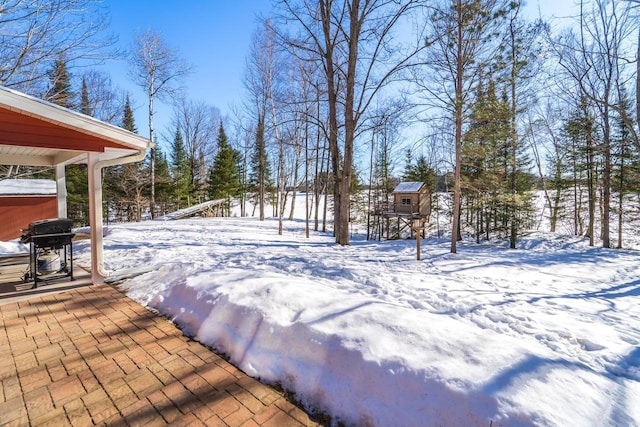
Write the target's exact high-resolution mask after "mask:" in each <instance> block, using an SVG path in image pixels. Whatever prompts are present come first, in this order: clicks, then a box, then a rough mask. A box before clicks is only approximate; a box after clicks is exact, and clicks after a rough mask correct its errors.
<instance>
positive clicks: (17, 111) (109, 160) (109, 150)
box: [0, 86, 153, 283]
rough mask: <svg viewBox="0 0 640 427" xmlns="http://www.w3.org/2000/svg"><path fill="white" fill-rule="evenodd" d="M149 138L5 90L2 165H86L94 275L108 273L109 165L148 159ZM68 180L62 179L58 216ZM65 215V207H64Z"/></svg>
mask: <svg viewBox="0 0 640 427" xmlns="http://www.w3.org/2000/svg"><path fill="white" fill-rule="evenodd" d="M152 146H153V144H152V143H151V142H150V141H149V139H147V138H144V137H141V136H139V135H136V134H134V133H132V132H129V131H126V130H124V129H122V128H119V127H117V126H113V125H111V124H108V123H105V122H102V121H100V120H96V119H94V118H92V117H89V116H86V115H84V114H80V113H78V112H75V111H71V110H69V109H66V108H62V107H60V106H57V105H54V104H51V103H49V102H46V101H43V100H40V99H37V98H34V97H32V96H29V95H25V94H23V93H20V92H17V91H14V90H11V89H7V88H5V87H2V86H0V165H20V166H50V167H55V168H56V177H57V176H58V172H59V171H61V172H60V173H61V174H62V176H64V166H66V165H68V164H73V163H86V164H87V167H88V170H89V172H88V181H89V182H88V184H89V188H88V191H89V223H90V226H91V277H92V280H93V281H94V283H100V282H102V281H103V280H104V277H105V275H106V273H105V271H104V265H103V253H102V252H103V242H102V231H103V230H102V178H101V169H102V168H103V167H107V166H114V165H118V164H124V163H130V162H137V161H140V160H142V159H144V156H145V154H146V151H147V149H148V148H151V147H152ZM61 193H63V194H66V189H65V188H64V178H62V179H61V180H58V184H57V194H58V202H59V204H58V212H59V215H60V206H61V202H60V201H61V200H62V199H63V197H61ZM65 212H66V207H65Z"/></svg>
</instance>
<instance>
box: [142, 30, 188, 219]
mask: <svg viewBox="0 0 640 427" xmlns="http://www.w3.org/2000/svg"><path fill="white" fill-rule="evenodd" d="M190 71H191V66H190V65H189V64H188V63H187V62H186V61H185V60H184V59H183V58H181V57H180V55H179V54H178V52H177V51H175V50H173V49H171V48H170V47H169V46H168V45H167V44H166V43H165V41H164V40H163V38H162V36H161V35H160V34H159V33H156V32H153V31H151V30H148V31H146V32H145V33H143V34H141V35H138V36H137V37H136V38H135V40H134V45H133V49H132V52H131V76H132V78H133V79H134V81H135V82H136V84H138V85H139V86H140V87H142V88H143V89H144V91H145V92H146V94H147V97H148V101H149V139H150V140H151V141H154V136H155V135H154V128H153V114H154V107H153V102H154V100H155V99H156V98H159V99H166V98H168V97H170V96H171V95H174V94H175V93H176V91H177V90H178V87H177V86H176V83H177V82H178V81H179V80H180V79H182V78H183V77H184V76H186V75H187V74H188V73H189V72H190ZM149 156H150V175H151V200H150V211H151V212H150V213H151V218H153V217H154V215H155V212H154V210H155V149H154V148H152V149H151V152H150V153H149Z"/></svg>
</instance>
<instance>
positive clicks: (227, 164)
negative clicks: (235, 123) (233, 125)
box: [207, 123, 242, 213]
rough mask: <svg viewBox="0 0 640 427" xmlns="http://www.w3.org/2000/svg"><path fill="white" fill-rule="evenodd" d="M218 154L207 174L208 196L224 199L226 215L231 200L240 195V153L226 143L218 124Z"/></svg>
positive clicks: (222, 128) (221, 126)
mask: <svg viewBox="0 0 640 427" xmlns="http://www.w3.org/2000/svg"><path fill="white" fill-rule="evenodd" d="M217 143H218V153H217V154H216V156H215V159H214V160H213V166H212V167H211V170H210V172H209V179H208V181H207V185H208V190H207V191H208V195H209V197H210V198H211V199H226V200H227V203H226V210H227V213H229V212H230V210H231V198H232V197H237V196H239V195H240V191H241V189H242V185H241V181H240V167H239V163H240V153H238V151H237V150H235V149H234V148H233V147H232V146H231V145H230V144H229V142H228V140H227V135H226V134H225V131H224V127H223V125H222V123H220V130H219V132H218V139H217Z"/></svg>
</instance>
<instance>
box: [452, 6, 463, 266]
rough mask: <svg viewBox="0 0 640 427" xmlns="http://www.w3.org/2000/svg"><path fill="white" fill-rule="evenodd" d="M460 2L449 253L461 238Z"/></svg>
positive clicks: (461, 37) (458, 10) (461, 104)
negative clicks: (454, 158) (454, 156)
mask: <svg viewBox="0 0 640 427" xmlns="http://www.w3.org/2000/svg"><path fill="white" fill-rule="evenodd" d="M462 6H463V5H462V2H461V0H458V1H457V3H456V8H457V14H458V16H457V19H458V21H457V22H458V25H457V49H458V51H457V58H456V82H455V91H456V93H455V102H456V104H455V126H456V131H455V132H456V133H455V140H456V141H455V142H456V152H455V155H456V161H455V172H454V179H453V218H452V229H451V253H454V254H455V253H457V251H458V247H457V243H458V240H461V239H460V238H461V237H462V236H461V234H462V233H461V231H460V197H461V191H462V189H461V179H462V178H461V166H462V108H463V107H464V105H463V98H462V95H463V94H462V82H463V72H464V68H463V51H462V42H463V33H462V25H463V24H462V23H463V13H462V12H463V11H462Z"/></svg>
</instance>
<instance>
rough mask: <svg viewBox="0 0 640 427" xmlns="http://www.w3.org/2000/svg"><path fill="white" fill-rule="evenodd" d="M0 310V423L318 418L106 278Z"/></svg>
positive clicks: (252, 422)
mask: <svg viewBox="0 0 640 427" xmlns="http://www.w3.org/2000/svg"><path fill="white" fill-rule="evenodd" d="M0 316H1V317H0V323H1V324H2V329H1V330H0V355H1V358H0V425H15V426H25V425H55V426H64V425H72V426H86V425H95V424H98V425H109V426H119V425H122V426H126V425H130V426H143V425H144V426H146V425H149V426H155V425H166V424H174V425H180V426H186V425H193V426H196V425H206V426H273V427H283V426H284V427H286V426H292V427H294V426H315V425H318V424H317V423H316V422H314V421H312V420H311V419H310V418H309V416H308V415H307V414H306V413H305V412H304V411H302V410H301V409H299V408H298V407H296V406H295V405H293V404H292V403H290V402H289V401H287V400H286V399H285V398H284V397H283V396H282V394H281V393H279V392H277V391H276V390H274V389H272V388H270V387H267V386H265V385H263V384H261V383H260V382H258V381H256V380H254V379H252V378H250V377H248V376H246V375H245V374H244V373H242V372H240V371H239V370H238V369H236V368H235V367H234V366H232V365H231V364H229V363H228V362H226V361H225V360H224V359H222V358H220V357H219V356H217V355H216V354H215V353H213V352H211V351H210V350H209V349H207V348H206V347H204V346H203V345H201V344H199V343H198V342H195V341H193V340H191V339H189V338H187V337H185V336H184V335H182V332H181V331H180V330H179V329H178V328H176V327H175V326H174V325H173V324H172V323H171V322H169V321H168V320H166V319H163V318H161V317H159V316H157V315H156V314H154V313H152V312H150V311H149V310H147V309H145V308H144V307H142V306H140V305H139V304H137V303H136V302H134V301H132V300H131V299H129V298H127V297H126V296H124V295H123V294H121V293H120V292H118V291H117V290H115V289H114V288H112V287H110V286H108V285H94V286H88V287H83V288H78V289H72V290H68V291H65V292H60V293H56V294H50V295H44V296H36V297H33V298H30V299H28V300H25V301H20V302H13V303H10V304H6V305H0Z"/></svg>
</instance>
